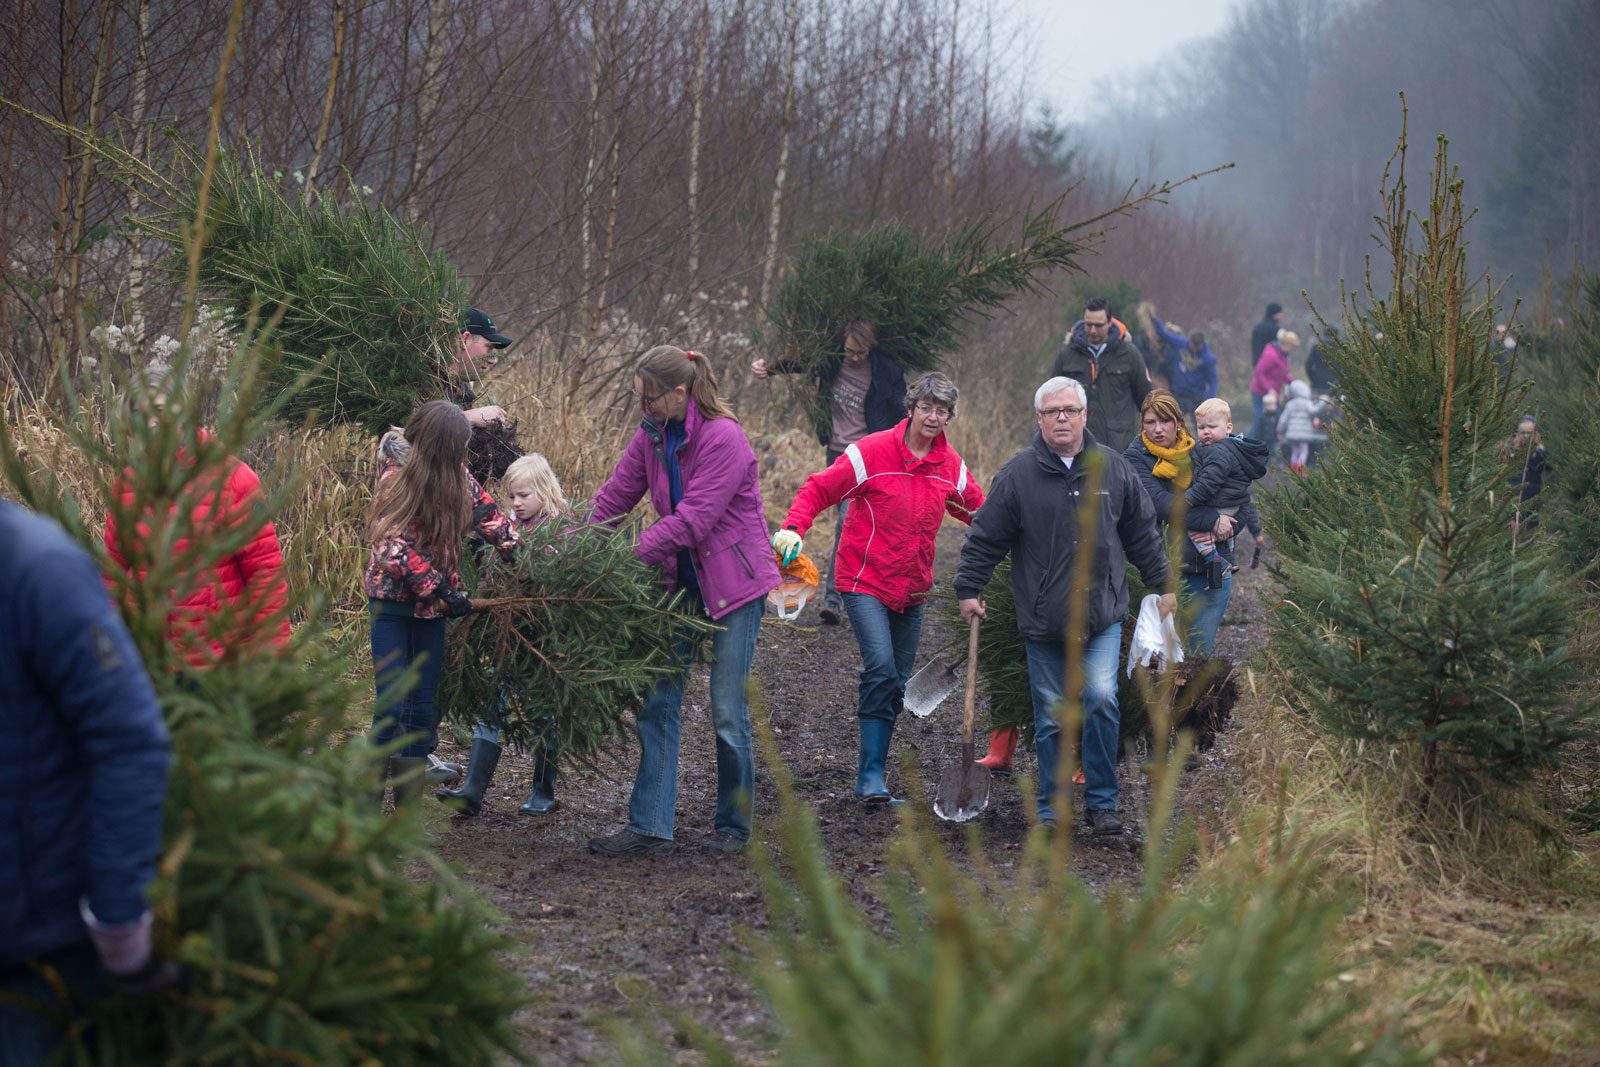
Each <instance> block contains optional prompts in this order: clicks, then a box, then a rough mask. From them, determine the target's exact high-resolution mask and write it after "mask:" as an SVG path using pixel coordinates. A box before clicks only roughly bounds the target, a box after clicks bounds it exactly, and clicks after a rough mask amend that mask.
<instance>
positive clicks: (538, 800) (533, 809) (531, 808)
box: [517, 749, 561, 815]
mask: <svg viewBox="0 0 1600 1067" xmlns="http://www.w3.org/2000/svg"><path fill="white" fill-rule="evenodd" d="M560 806H561V804H560V802H559V801H557V800H556V759H555V755H554V754H553V753H550V752H546V751H544V750H542V749H541V750H540V751H539V752H537V753H535V755H534V757H533V791H532V792H531V793H529V794H528V799H527V800H525V801H523V802H522V806H521V807H519V808H518V809H517V810H518V811H520V812H522V813H523V814H524V815H549V814H550V813H551V812H553V811H555V810H556V809H557V808H559V807H560Z"/></svg>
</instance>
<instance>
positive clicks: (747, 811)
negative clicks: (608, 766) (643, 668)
mask: <svg viewBox="0 0 1600 1067" xmlns="http://www.w3.org/2000/svg"><path fill="white" fill-rule="evenodd" d="M765 604H766V598H765V597H757V598H756V599H754V600H752V601H750V603H748V604H744V605H741V606H740V607H737V608H735V609H734V610H733V611H731V612H729V613H728V614H727V615H724V616H723V617H722V618H721V619H718V620H717V626H718V627H719V628H718V630H717V632H716V635H715V636H714V637H713V638H712V639H711V724H712V726H713V727H714V728H715V730H716V732H717V815H716V824H715V825H716V828H717V829H718V830H723V831H726V832H727V833H729V834H732V835H733V836H734V837H737V838H739V839H740V840H744V839H746V838H748V837H749V836H750V826H751V819H752V813H753V811H754V808H755V794H756V757H755V750H754V749H753V748H752V747H751V740H750V705H749V704H748V703H747V702H746V701H745V695H744V686H745V682H746V680H748V679H749V677H750V665H751V664H752V663H753V662H755V658H756V636H757V635H758V634H759V633H760V631H761V613H762V611H763V609H764V606H765ZM691 651H692V650H691V647H690V646H689V645H687V644H684V645H682V646H680V649H679V656H680V657H681V659H682V660H683V661H685V662H687V661H688V659H689V655H690V652H691ZM688 680H689V671H688V668H687V667H685V668H684V670H683V671H682V672H680V673H679V674H678V675H677V676H676V677H674V678H672V679H671V680H669V681H665V682H660V683H657V684H656V685H655V687H653V688H652V689H651V690H650V692H649V693H647V694H645V698H644V706H643V707H641V708H640V709H639V773H638V774H637V775H635V776H634V779H633V795H632V797H630V798H629V800H628V829H630V830H632V831H633V832H634V833H638V834H644V835H646V836H648V837H662V838H666V839H667V840H669V841H670V840H671V839H672V824H673V817H674V815H675V814H676V812H677V806H678V742H679V739H680V737H681V734H682V729H681V723H682V712H683V687H684V684H685V683H686V682H687V681H688Z"/></svg>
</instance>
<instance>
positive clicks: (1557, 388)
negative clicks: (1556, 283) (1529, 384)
mask: <svg viewBox="0 0 1600 1067" xmlns="http://www.w3.org/2000/svg"><path fill="white" fill-rule="evenodd" d="M1526 349H1531V350H1532V353H1533V355H1532V358H1531V359H1529V360H1528V362H1529V363H1531V368H1530V369H1531V372H1532V373H1531V378H1532V381H1533V394H1532V395H1533V403H1534V405H1536V407H1537V411H1538V426H1539V432H1540V435H1541V436H1542V437H1543V438H1544V444H1545V448H1546V450H1547V452H1548V455H1549V457H1550V459H1549V462H1550V470H1549V471H1548V473H1547V474H1546V476H1545V484H1544V489H1543V491H1542V492H1541V494H1540V496H1539V498H1538V499H1537V500H1535V501H1533V502H1532V505H1533V508H1534V513H1535V514H1537V515H1538V516H1539V519H1540V522H1541V523H1542V524H1543V525H1544V526H1545V527H1546V528H1548V529H1549V530H1551V531H1552V532H1554V534H1555V535H1556V537H1557V538H1558V539H1559V540H1560V543H1561V545H1562V548H1563V550H1564V552H1565V555H1566V561H1567V565H1568V566H1569V567H1571V568H1572V569H1574V570H1577V571H1583V572H1590V569H1591V568H1592V567H1593V566H1594V563H1595V560H1597V559H1600V450H1597V449H1596V448H1595V447H1594V442H1595V441H1596V440H1600V275H1591V276H1589V277H1587V278H1585V279H1582V280H1581V281H1580V282H1579V284H1578V285H1577V286H1576V291H1575V293H1574V295H1573V299H1572V308H1571V315H1570V318H1569V322H1568V325H1567V327H1566V328H1565V329H1562V330H1560V331H1558V332H1555V333H1552V334H1550V335H1547V336H1545V337H1544V338H1541V339H1539V340H1537V341H1533V342H1525V343H1524V345H1523V346H1522V347H1521V348H1519V352H1520V351H1524V350H1526ZM1514 458H1516V459H1518V460H1521V459H1522V458H1523V457H1514Z"/></svg>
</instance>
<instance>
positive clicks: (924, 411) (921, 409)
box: [911, 404, 950, 419]
mask: <svg viewBox="0 0 1600 1067" xmlns="http://www.w3.org/2000/svg"><path fill="white" fill-rule="evenodd" d="M911 410H913V411H915V412H916V413H917V414H918V415H923V416H927V415H932V416H933V417H934V418H938V419H948V418H949V417H950V409H949V408H946V407H939V406H938V405H936V404H918V405H917V406H916V407H914V408H912V409H911Z"/></svg>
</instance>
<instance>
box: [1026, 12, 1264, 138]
mask: <svg viewBox="0 0 1600 1067" xmlns="http://www.w3.org/2000/svg"><path fill="white" fill-rule="evenodd" d="M1013 2H1014V3H1015V5H1016V6H1015V8H1014V9H1013V10H1014V12H1015V16H1014V17H1015V21H1016V25H1017V26H1019V27H1021V28H1022V29H1023V33H1024V40H1025V41H1026V43H1027V45H1028V47H1029V48H1030V49H1031V50H1032V51H1033V52H1034V54H1035V58H1034V61H1033V63H1032V65H1031V67H1030V70H1029V72H1028V74H1029V82H1030V84H1031V86H1032V88H1033V89H1034V91H1035V92H1036V93H1037V94H1038V95H1039V96H1040V97H1042V98H1043V99H1044V100H1048V101H1049V102H1050V103H1052V104H1053V105H1055V107H1056V110H1057V111H1058V112H1060V114H1061V117H1062V118H1064V119H1065V120H1066V121H1068V122H1083V121H1085V120H1087V119H1090V118H1092V117H1093V116H1092V115H1091V114H1090V113H1089V109H1090V108H1091V107H1093V105H1094V104H1095V102H1096V100H1097V99H1099V98H1100V97H1101V96H1102V95H1103V94H1104V92H1105V87H1106V86H1105V80H1106V79H1115V78H1117V77H1118V76H1119V74H1124V73H1131V72H1134V71H1138V70H1140V69H1142V68H1143V67H1145V66H1146V65H1147V64H1148V63H1150V62H1151V61H1152V60H1154V59H1156V58H1157V57H1158V56H1161V55H1162V54H1164V53H1167V52H1170V51H1171V50H1172V49H1173V48H1174V47H1176V46H1177V45H1180V44H1183V43H1184V42H1186V41H1190V40H1193V39H1194V38H1196V37H1203V36H1205V35H1207V34H1210V33H1213V32H1215V31H1217V30H1220V29H1222V27H1223V26H1224V25H1225V24H1226V23H1227V20H1228V12H1229V10H1230V9H1231V8H1232V7H1233V6H1234V0H1095V2H1091V0H1013ZM1090 35H1095V37H1096V39H1095V41H1094V43H1091V37H1090ZM1096 83H1099V86H1098V88H1097V84H1096Z"/></svg>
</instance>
